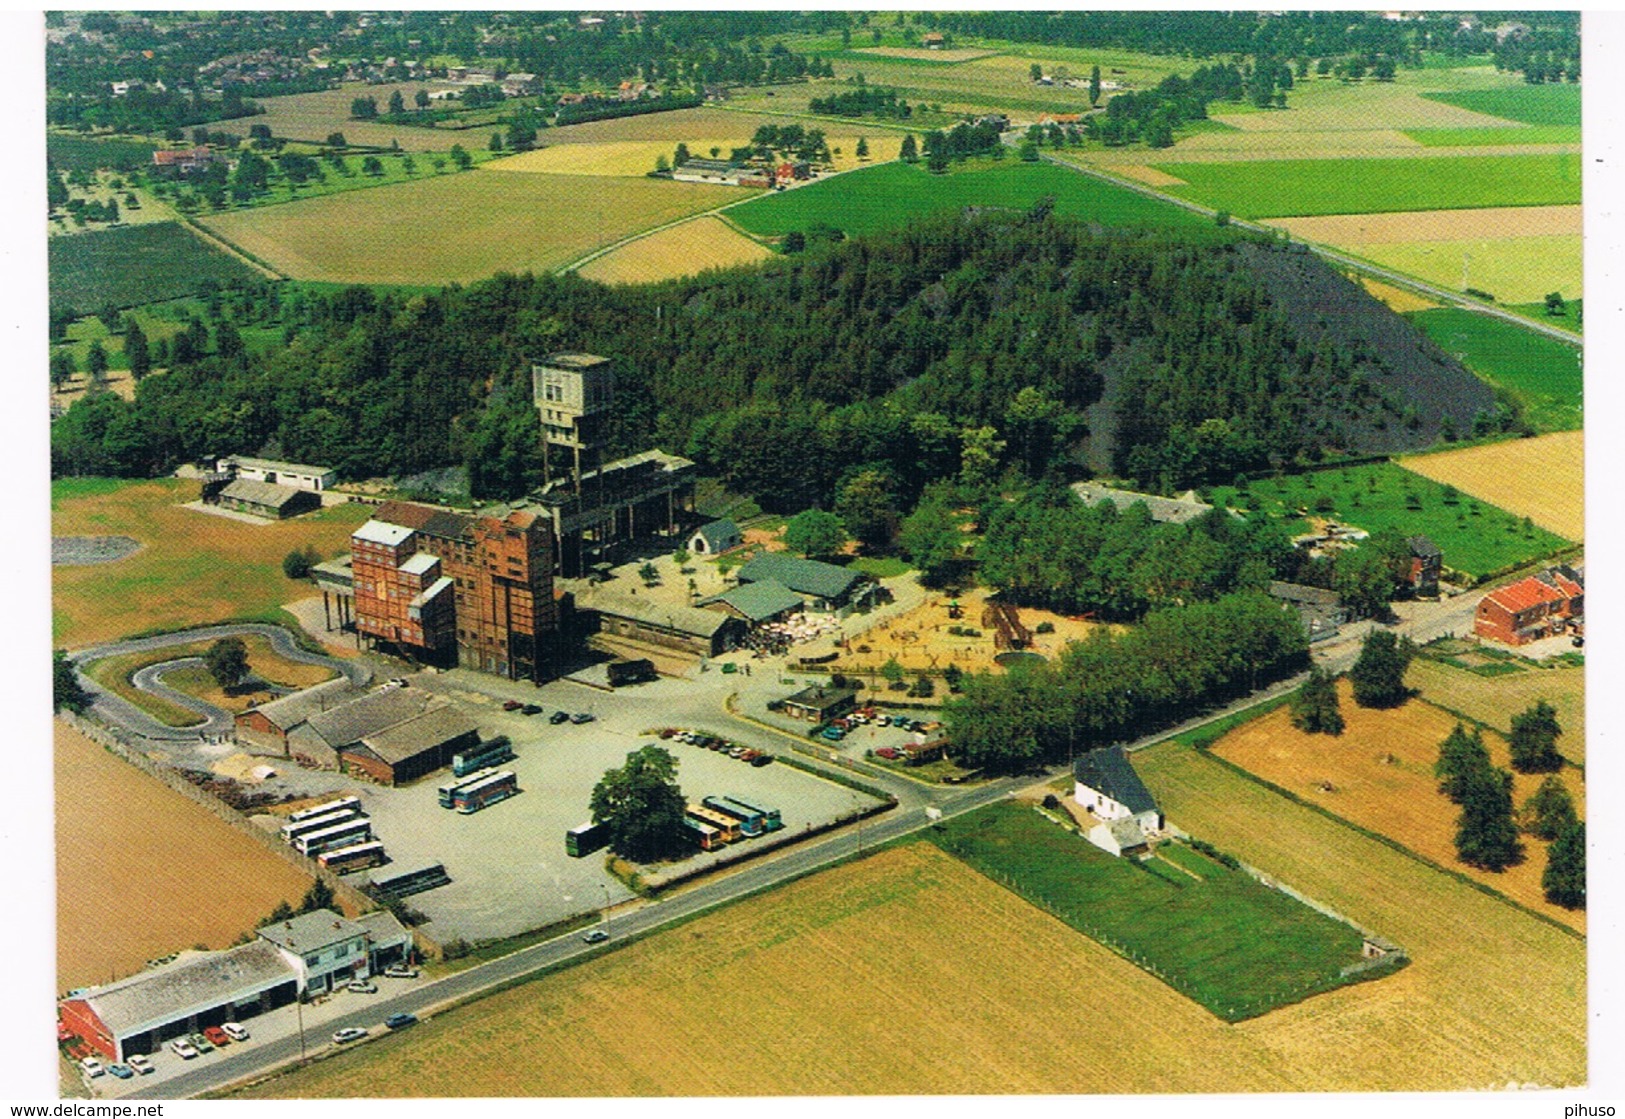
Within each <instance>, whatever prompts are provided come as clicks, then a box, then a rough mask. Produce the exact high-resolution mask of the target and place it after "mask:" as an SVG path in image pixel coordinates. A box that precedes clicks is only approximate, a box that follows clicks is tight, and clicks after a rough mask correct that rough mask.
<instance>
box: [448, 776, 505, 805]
mask: <svg viewBox="0 0 1625 1119" xmlns="http://www.w3.org/2000/svg"><path fill="white" fill-rule="evenodd" d="M495 772H496V770H495V769H480V770H476V771H475V772H473V773H470V774H469V775H468V776H467V777H464V778H463V779H462V780H460V781H448V782H447V783H446V784H444V785H441V786H440V789H439V793H440V807H441V808H450V807H452V805H453V804H455V803H456V799H457V790H458V789H464V788H467V787H468V786H469V785H472V784H474V783H475V782H477V781H483V780H485V779H486V778H487V777H489V776H491V775H492V774H493V773H495Z"/></svg>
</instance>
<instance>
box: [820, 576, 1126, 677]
mask: <svg viewBox="0 0 1625 1119" xmlns="http://www.w3.org/2000/svg"><path fill="white" fill-rule="evenodd" d="M1102 628H1106V629H1114V628H1115V629H1121V628H1122V627H1120V626H1118V627H1113V626H1107V625H1106V624H1105V623H1101V622H1095V621H1091V620H1089V619H1088V618H1075V617H1067V616H1066V615H1063V614H1056V613H1053V612H1051V611H1049V610H1034V609H1028V608H1026V607H1019V608H1018V607H1015V606H1011V605H1009V604H1007V603H1001V602H999V601H998V600H997V598H991V600H990V592H989V591H988V590H986V589H985V588H977V589H975V590H972V591H967V592H966V593H965V594H962V595H959V596H957V597H956V596H953V595H948V594H941V595H934V596H932V597H929V598H927V599H926V600H925V602H924V603H923V604H922V605H920V606H917V607H915V608H914V609H913V610H910V611H908V612H907V613H904V614H899V615H898V616H897V617H895V618H891V619H888V620H886V621H881V622H877V623H876V624H875V625H874V626H872V627H871V628H869V629H868V630H865V631H864V632H863V633H862V634H860V635H858V636H856V637H852V638H850V639H848V641H847V642H846V644H845V645H844V646H843V648H842V649H841V656H840V660H839V663H840V667H841V669H842V670H843V671H846V672H853V673H858V674H868V673H875V672H879V671H880V669H881V666H882V665H884V664H885V663H886V662H887V661H889V660H891V659H893V658H895V659H896V660H897V663H898V664H900V665H902V666H903V669H904V670H905V671H907V672H943V671H945V670H946V669H947V668H948V666H949V665H954V666H956V667H957V668H958V669H959V670H960V671H961V672H977V671H980V670H981V669H984V668H985V669H990V670H995V671H996V670H999V669H1002V668H1003V667H1004V665H1002V664H1001V663H1000V661H999V658H1000V657H1001V656H1005V655H1006V654H1009V653H1036V654H1038V655H1039V656H1042V657H1045V658H1053V657H1055V656H1057V655H1058V654H1059V653H1060V652H1061V650H1062V649H1063V648H1065V647H1066V646H1067V645H1068V644H1069V643H1071V642H1073V641H1082V640H1083V639H1084V638H1086V637H1088V636H1089V634H1090V633H1092V632H1094V631H1095V630H1097V629H1102ZM1007 659H1008V658H1007Z"/></svg>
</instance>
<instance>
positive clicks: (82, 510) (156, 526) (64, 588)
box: [51, 478, 370, 648]
mask: <svg viewBox="0 0 1625 1119" xmlns="http://www.w3.org/2000/svg"><path fill="white" fill-rule="evenodd" d="M197 495H198V483H197V482H187V481H178V480H174V479H162V480H158V481H151V482H142V481H116V480H112V479H105V478H83V479H81V478H69V479H60V480H57V481H55V482H52V483H51V531H52V532H53V534H55V535H58V536H81V535H82V536H97V535H124V536H130V537H133V538H134V539H136V540H138V541H140V542H141V544H142V545H143V546H142V548H141V550H140V551H139V552H137V553H135V554H134V555H132V556H130V557H128V558H126V559H122V560H119V561H117V562H116V563H106V564H97V565H94V566H89V567H56V568H53V569H52V571H51V593H52V602H51V611H52V613H51V631H52V639H53V640H54V642H55V643H56V644H57V645H58V646H59V647H63V648H78V647H81V646H84V645H92V644H95V643H97V642H100V641H109V640H112V639H114V638H118V637H125V636H128V635H130V634H134V633H142V632H145V631H147V630H152V629H159V628H162V629H180V628H183V627H185V626H191V625H204V624H207V623H210V622H217V621H223V620H225V619H227V618H241V617H250V616H256V617H260V616H266V615H272V614H274V613H275V612H277V610H278V609H279V608H280V607H281V606H282V604H283V603H285V602H288V601H290V600H293V599H297V598H308V597H310V595H311V594H312V593H313V589H312V588H311V587H310V585H309V584H307V583H295V582H293V581H292V580H290V579H288V578H287V577H286V576H284V575H283V574H282V557H283V556H285V555H287V554H288V552H290V551H292V550H293V549H295V548H302V547H305V546H306V545H309V546H311V547H314V548H315V549H316V550H317V551H318V552H319V553H321V555H322V556H323V557H324V558H330V557H332V556H334V555H337V554H338V553H340V552H343V551H348V550H349V536H350V533H351V532H352V531H354V530H355V528H356V526H357V525H359V524H361V523H362V522H363V521H365V520H366V519H367V512H368V509H369V508H370V507H369V506H366V505H336V506H333V507H331V508H327V509H322V510H319V511H317V512H314V513H311V514H308V515H306V516H303V517H297V518H294V519H293V520H290V521H282V522H279V523H277V524H266V525H252V524H246V523H244V522H242V521H234V520H230V519H228V518H225V517H216V516H212V515H210V514H208V513H200V512H197V511H196V510H192V509H185V508H182V507H181V503H183V502H186V501H193V500H196V498H197ZM274 620H278V621H286V619H285V618H277V619H274Z"/></svg>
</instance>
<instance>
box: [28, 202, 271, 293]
mask: <svg viewBox="0 0 1625 1119" xmlns="http://www.w3.org/2000/svg"><path fill="white" fill-rule="evenodd" d="M48 254H49V268H50V287H51V302H52V303H53V304H58V303H62V304H67V305H68V306H70V307H76V308H79V309H80V310H86V311H88V310H92V309H94V308H99V307H104V306H106V305H108V304H112V305H114V306H118V307H133V306H136V305H138V304H142V303H155V302H158V301H160V300H166V299H177V298H179V297H181V296H183V295H191V294H192V292H193V291H195V290H196V289H197V285H198V282H199V281H200V280H207V279H212V280H219V281H222V282H225V281H229V280H250V279H254V278H257V277H258V276H259V273H258V272H256V271H254V270H253V269H252V268H250V267H248V265H246V264H244V263H242V262H241V261H239V260H237V259H236V258H234V257H232V256H230V255H228V254H227V253H224V252H222V251H221V250H219V249H217V248H215V247H213V246H212V245H209V244H208V243H207V242H205V241H204V240H203V239H202V238H201V237H198V236H197V235H196V234H194V233H193V232H191V231H190V230H188V229H187V228H185V227H184V226H182V225H181V224H179V223H178V222H158V223H155V224H152V225H135V226H126V227H124V228H122V229H108V230H105V231H98V232H95V233H84V234H80V235H77V236H74V237H52V238H51V239H50V242H49V245H48Z"/></svg>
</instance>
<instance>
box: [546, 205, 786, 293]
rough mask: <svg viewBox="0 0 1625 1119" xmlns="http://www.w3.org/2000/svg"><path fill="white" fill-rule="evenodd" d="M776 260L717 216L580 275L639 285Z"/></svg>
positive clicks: (677, 228) (646, 241) (632, 247)
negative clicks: (709, 269) (709, 270)
mask: <svg viewBox="0 0 1625 1119" xmlns="http://www.w3.org/2000/svg"><path fill="white" fill-rule="evenodd" d="M772 255H773V253H772V250H770V249H768V248H766V247H765V246H763V245H760V244H758V243H757V242H755V241H752V240H751V239H750V238H749V237H746V236H745V235H744V234H743V233H740V232H739V231H738V230H736V229H734V228H733V226H731V225H729V224H728V223H727V222H725V221H723V220H722V219H721V218H717V217H711V216H706V217H699V218H695V219H694V220H693V221H686V222H683V223H682V224H681V225H674V226H672V227H671V228H670V229H662V230H661V231H660V232H658V233H651V234H650V235H649V236H647V237H640V238H639V239H638V240H636V241H633V242H631V243H630V244H626V245H622V246H621V247H620V248H618V249H616V250H615V251H614V252H611V253H606V254H605V255H603V256H601V257H598V258H597V259H596V260H592V261H589V262H588V263H586V264H585V265H583V266H582V267H581V268H579V269H577V271H578V272H579V273H580V274H581V275H582V276H585V277H586V278H587V279H589V280H598V281H599V282H601V283H606V284H641V283H648V282H651V281H654V280H670V279H675V278H677V277H679V276H694V275H697V274H699V273H701V272H704V271H705V270H706V269H707V268H730V267H732V266H733V265H736V264H755V263H756V262H757V261H761V260H766V259H768V258H769V257H771V256H772Z"/></svg>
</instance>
